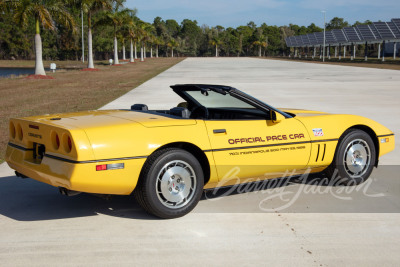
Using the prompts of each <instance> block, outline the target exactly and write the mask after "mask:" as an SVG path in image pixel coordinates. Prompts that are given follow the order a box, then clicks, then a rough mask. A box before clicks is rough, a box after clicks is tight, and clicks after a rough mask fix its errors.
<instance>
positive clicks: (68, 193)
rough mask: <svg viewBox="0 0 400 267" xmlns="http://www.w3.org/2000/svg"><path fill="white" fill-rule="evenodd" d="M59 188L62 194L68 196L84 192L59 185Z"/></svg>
mask: <svg viewBox="0 0 400 267" xmlns="http://www.w3.org/2000/svg"><path fill="white" fill-rule="evenodd" d="M58 190H59V191H60V194H61V195H64V196H68V197H73V196H76V195H79V194H80V193H82V192H79V191H73V190H69V189H67V188H65V187H59V188H58Z"/></svg>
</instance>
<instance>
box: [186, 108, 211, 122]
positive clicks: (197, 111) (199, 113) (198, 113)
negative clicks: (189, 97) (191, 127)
mask: <svg viewBox="0 0 400 267" xmlns="http://www.w3.org/2000/svg"><path fill="white" fill-rule="evenodd" d="M208 116H209V113H208V109H207V108H206V107H205V106H197V107H195V108H194V109H193V110H192V113H191V114H190V118H191V119H208Z"/></svg>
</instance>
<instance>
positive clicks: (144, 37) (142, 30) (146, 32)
mask: <svg viewBox="0 0 400 267" xmlns="http://www.w3.org/2000/svg"><path fill="white" fill-rule="evenodd" d="M153 29H154V27H153V25H151V24H149V23H146V22H143V21H140V22H139V23H138V26H137V34H138V38H139V40H140V46H141V47H140V61H144V59H145V57H146V42H148V41H149V38H150V35H151V32H152V31H153Z"/></svg>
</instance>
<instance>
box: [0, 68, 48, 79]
mask: <svg viewBox="0 0 400 267" xmlns="http://www.w3.org/2000/svg"><path fill="white" fill-rule="evenodd" d="M45 70H46V71H49V70H50V69H48V68H46V69H45ZM34 73H35V69H34V68H4V67H0V78H6V77H10V76H11V75H16V76H18V75H30V74H34Z"/></svg>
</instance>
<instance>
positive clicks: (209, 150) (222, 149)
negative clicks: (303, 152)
mask: <svg viewBox="0 0 400 267" xmlns="http://www.w3.org/2000/svg"><path fill="white" fill-rule="evenodd" d="M331 141H339V139H325V140H314V141H303V142H292V143H282V144H270V145H259V146H244V147H228V148H218V149H207V150H203V152H219V151H225V150H241V149H251V148H259V147H260V148H261V147H272V146H287V145H298V144H307V143H322V142H331Z"/></svg>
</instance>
